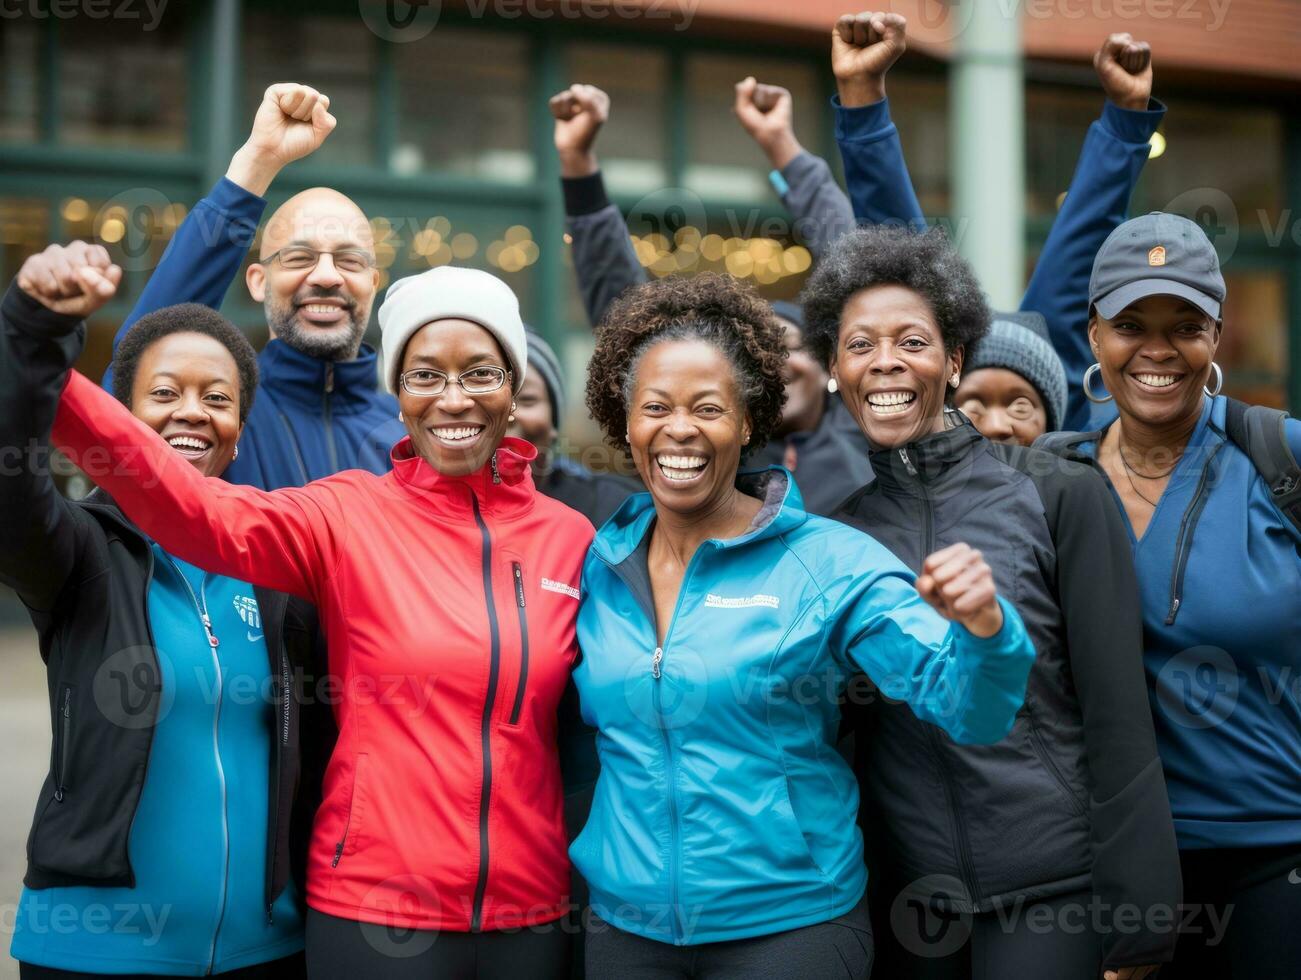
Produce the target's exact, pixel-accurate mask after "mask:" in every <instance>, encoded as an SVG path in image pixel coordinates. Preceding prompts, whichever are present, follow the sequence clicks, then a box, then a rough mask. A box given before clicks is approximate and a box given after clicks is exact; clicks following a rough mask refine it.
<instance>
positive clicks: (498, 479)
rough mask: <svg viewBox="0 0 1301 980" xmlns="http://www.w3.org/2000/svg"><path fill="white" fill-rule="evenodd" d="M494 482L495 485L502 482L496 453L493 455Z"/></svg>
mask: <svg viewBox="0 0 1301 980" xmlns="http://www.w3.org/2000/svg"><path fill="white" fill-rule="evenodd" d="M492 482H493V483H500V482H501V473H499V472H498V471H497V454H496V453H493V454H492Z"/></svg>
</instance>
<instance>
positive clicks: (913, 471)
mask: <svg viewBox="0 0 1301 980" xmlns="http://www.w3.org/2000/svg"><path fill="white" fill-rule="evenodd" d="M899 458H900V459H901V460H903V465H904V466H905V467H906V468H907V469H908V475H909V476H916V475H917V467H915V466H913V461H912V460H911V459H909V458H908V450H906V449H900V450H899Z"/></svg>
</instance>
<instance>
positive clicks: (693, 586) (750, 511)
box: [570, 276, 1034, 978]
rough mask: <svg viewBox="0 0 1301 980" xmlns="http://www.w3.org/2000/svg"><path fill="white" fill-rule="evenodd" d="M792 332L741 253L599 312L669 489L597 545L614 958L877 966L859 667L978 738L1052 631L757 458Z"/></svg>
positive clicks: (605, 925)
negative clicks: (731, 265)
mask: <svg viewBox="0 0 1301 980" xmlns="http://www.w3.org/2000/svg"><path fill="white" fill-rule="evenodd" d="M783 353H784V345H783V343H782V334H781V330H780V328H779V327H778V326H777V325H776V322H775V321H774V320H773V318H772V314H771V312H770V310H769V309H768V308H767V306H766V305H765V304H763V302H762V301H761V300H759V299H758V297H757V296H755V295H754V294H753V293H752V292H750V291H748V290H746V289H745V288H744V287H742V286H740V285H739V284H737V283H736V282H735V281H734V280H731V279H729V278H725V277H719V276H698V277H695V278H693V279H689V280H688V279H666V280H661V281H658V282H653V283H649V284H646V285H642V286H639V287H637V288H635V289H633V290H631V291H630V292H629V293H627V294H625V296H624V297H623V298H621V299H620V300H619V301H618V302H617V303H616V304H615V306H614V307H612V309H611V311H610V312H609V314H608V315H607V317H606V320H605V322H604V324H603V326H602V328H601V331H600V333H599V335H598V339H597V347H596V353H595V355H594V357H593V359H592V363H591V368H590V373H589V380H588V389H587V400H588V406H589V408H590V409H591V411H592V414H593V416H594V417H595V418H596V419H597V421H598V422H599V423H600V424H601V426H602V427H603V429H604V430H605V433H606V435H607V437H608V438H610V440H611V442H614V443H616V444H623V443H624V442H625V441H626V442H627V445H628V449H629V451H630V453H631V455H632V457H633V460H634V462H635V463H636V465H637V469H638V472H639V474H640V476H641V478H642V480H643V481H644V482H645V484H646V486H647V487H648V488H650V493H648V494H645V493H644V494H638V495H636V496H634V497H632V498H630V500H629V501H628V502H627V503H625V504H624V506H623V507H622V508H621V509H620V510H619V511H618V512H617V513H616V514H615V516H614V517H612V518H611V519H610V521H608V522H607V523H606V524H605V526H604V527H603V528H602V529H601V531H600V532H599V533H598V535H597V538H596V541H595V543H594V545H593V548H592V550H591V552H590V553H589V555H588V558H587V560H586V562H585V564H584V568H583V596H582V599H583V603H582V606H581V608H580V612H579V619H578V632H579V641H580V645H581V647H582V650H583V651H584V658H583V661H582V663H581V664H580V665H579V667H578V668H577V669H576V671H575V675H574V678H575V681H576V683H577V685H578V689H579V693H580V696H581V699H582V708H583V716H584V718H585V720H587V721H588V722H589V723H590V724H593V725H595V726H596V727H597V728H598V730H599V732H600V734H599V736H598V750H599V754H600V759H601V776H600V780H599V781H598V783H597V787H596V794H595V800H594V803H593V806H592V814H591V818H590V820H589V822H588V824H587V826H586V827H585V828H584V831H583V833H582V834H581V835H580V836H579V837H578V839H577V840H576V841H575V842H574V845H573V847H572V848H571V849H570V855H571V857H572V858H573V860H574V863H575V865H576V866H577V868H578V870H579V871H580V872H581V873H582V874H583V876H584V877H585V878H586V879H587V881H588V882H589V884H590V886H591V891H592V908H593V913H594V916H593V922H592V924H591V929H590V931H589V934H588V944H587V969H588V974H589V975H590V976H593V977H603V976H614V975H618V976H620V977H633V978H636V977H649V976H659V975H663V971H665V970H669V971H672V972H675V973H676V974H680V975H683V976H697V975H706V974H707V975H709V976H711V977H730V976H736V977H742V976H751V975H756V974H757V973H759V972H765V974H766V975H780V976H819V977H833V976H842V975H850V976H864V975H866V973H867V971H868V969H870V964H871V956H872V942H871V931H870V926H869V925H868V921H867V914H866V910H865V908H864V903H863V901H862V896H863V892H864V889H865V887H866V872H865V870H864V866H863V846H862V838H861V835H860V832H859V830H858V827H857V825H856V823H855V815H856V813H857V810H858V791H857V787H856V785H855V781H854V777H853V775H852V773H851V772H850V769H849V767H848V766H847V765H846V764H845V762H844V761H843V759H842V758H841V757H840V756H839V755H838V754H837V753H836V750H835V739H836V732H837V727H838V723H839V715H840V710H839V707H838V703H837V702H838V698H839V696H840V695H841V694H842V693H843V692H844V688H845V685H846V681H847V678H848V677H849V676H850V675H851V674H852V673H854V672H855V671H860V670H861V671H864V672H866V673H867V674H868V675H869V676H870V677H871V678H872V679H873V680H875V681H876V682H877V684H878V685H879V687H880V689H881V690H882V691H883V692H886V694H887V695H888V696H890V697H894V698H899V699H902V700H905V701H907V702H908V703H909V704H910V705H911V706H912V707H913V710H914V711H916V712H917V714H918V715H919V716H920V717H922V718H924V719H926V720H928V721H931V722H933V723H935V724H937V725H940V726H941V727H943V728H944V729H945V730H946V731H947V732H949V733H950V734H951V735H952V736H953V737H954V738H955V739H958V740H959V741H969V742H995V741H998V740H999V739H1001V738H1002V737H1003V736H1004V735H1005V734H1006V733H1007V731H1008V729H1009V727H1010V726H1011V724H1012V719H1013V716H1014V715H1015V713H1016V711H1017V709H1018V708H1019V707H1020V705H1021V702H1022V698H1023V696H1024V692H1025V683H1026V675H1027V673H1028V671H1029V668H1030V664H1031V662H1032V661H1033V659H1034V649H1033V646H1032V645H1031V643H1030V641H1029V639H1028V638H1027V636H1026V633H1025V629H1024V627H1023V624H1022V622H1021V620H1020V618H1019V617H1018V615H1017V613H1016V612H1015V610H1014V609H1013V608H1012V606H1010V605H1009V604H1007V603H1006V602H1004V601H1003V600H1002V599H1000V598H999V597H998V596H997V594H996V591H995V588H994V584H993V578H992V575H991V573H990V570H989V567H988V566H987V565H986V564H985V563H984V561H983V559H982V558H981V556H980V555H979V553H978V552H975V551H973V550H972V549H970V548H968V547H967V546H966V545H961V544H959V545H954V546H953V547H951V548H949V549H946V550H945V551H942V552H938V553H937V554H935V555H932V556H931V557H930V558H929V559H928V560H927V562H926V565H925V566H924V568H923V573H922V575H921V576H920V577H914V576H913V574H912V573H911V572H910V571H909V570H908V569H907V568H906V567H905V566H904V565H903V563H902V562H900V561H899V560H898V559H897V558H895V557H894V556H893V555H892V554H890V552H888V551H887V550H886V549H885V548H884V547H882V546H881V545H880V544H878V543H877V542H876V541H875V540H873V539H872V538H871V537H869V536H867V535H865V534H862V533H861V532H859V531H856V530H853V529H851V528H848V527H846V526H844V525H841V524H837V523H834V522H832V521H829V520H824V519H822V518H818V517H814V516H810V515H808V514H806V513H805V512H804V511H803V510H802V508H801V504H800V497H799V493H798V491H797V490H796V489H795V488H794V484H793V482H792V481H791V479H790V475H789V474H788V473H787V472H786V471H785V470H783V469H781V468H780V467H771V468H769V469H767V470H764V471H762V472H759V473H757V474H743V475H742V476H740V477H739V478H738V475H737V469H738V465H739V463H740V459H741V456H742V455H743V453H744V452H746V451H747V450H749V449H753V448H757V447H758V446H759V445H762V443H763V441H764V439H765V438H766V437H767V435H768V434H769V433H770V432H771V431H772V429H773V426H774V425H775V424H776V423H777V420H778V418H779V417H780V411H781V402H782V358H783ZM928 603H929V605H928ZM931 606H934V607H935V609H936V610H939V612H940V614H941V615H937V614H936V612H935V611H934V610H932V609H931V608H930V607H931ZM941 616H943V617H944V618H941ZM945 618H947V619H950V620H953V621H954V622H953V624H952V625H949V624H948V623H946V622H945V621H944V619H945ZM738 940H740V942H738Z"/></svg>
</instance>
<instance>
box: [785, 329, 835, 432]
mask: <svg viewBox="0 0 1301 980" xmlns="http://www.w3.org/2000/svg"><path fill="white" fill-rule="evenodd" d="M777 322H778V323H780V324H781V325H782V329H783V330H784V331H785V340H786V350H787V351H788V352H789V356H788V357H787V358H786V368H785V380H786V404H785V405H784V406H783V407H782V420H781V427H780V429H779V430H778V432H777V435H779V436H785V435H789V434H790V433H792V432H807V431H808V430H810V429H813V428H815V427H816V426H817V424H818V420H819V419H821V418H822V410H823V407H824V405H825V401H824V399H825V398H826V397H827V372H826V371H824V370H822V365H821V364H819V363H818V361H817V358H815V357H814V356H813V355H812V354H810V353H809V352H808V350H806V349H805V347H804V335H803V333H802V332H801V331H800V328H799V327H797V326H796V325H795V324H794V323H792V322H791V321H790V320H787V319H785V318H784V317H777Z"/></svg>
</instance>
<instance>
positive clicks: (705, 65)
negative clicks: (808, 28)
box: [685, 54, 823, 200]
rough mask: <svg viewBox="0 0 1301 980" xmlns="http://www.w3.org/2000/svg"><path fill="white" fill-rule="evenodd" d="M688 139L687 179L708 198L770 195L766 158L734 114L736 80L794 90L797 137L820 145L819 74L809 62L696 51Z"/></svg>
mask: <svg viewBox="0 0 1301 980" xmlns="http://www.w3.org/2000/svg"><path fill="white" fill-rule="evenodd" d="M686 71H687V81H686V88H687V92H686V101H687V117H688V122H687V139H688V144H689V146H690V150H691V162H690V164H689V165H688V167H687V172H686V174H685V181H686V184H687V186H688V187H690V188H691V189H692V190H694V191H696V192H697V193H698V194H701V195H702V196H704V197H707V198H711V197H712V198H722V199H724V200H728V199H731V200H736V199H742V200H750V199H758V198H765V197H769V196H771V195H772V190H771V188H770V187H769V184H768V161H767V159H766V158H765V157H764V155H763V151H762V150H760V149H759V147H758V146H756V145H755V143H754V141H753V140H752V139H750V137H749V135H748V134H747V133H746V131H745V130H744V129H742V128H741V124H740V123H739V122H737V120H736V116H735V115H734V114H733V113H732V105H733V103H734V102H735V99H736V92H735V86H736V83H737V82H739V81H740V80H741V79H743V78H745V77H746V76H747V75H753V76H754V77H755V78H757V79H759V81H761V82H766V83H768V84H770V85H781V86H783V87H784V88H787V89H790V92H791V97H792V99H793V100H794V103H795V135H796V137H797V138H798V139H799V141H800V142H801V143H803V144H804V145H805V146H808V147H814V148H816V147H818V146H821V145H822V142H823V141H822V140H821V139H819V134H818V125H819V120H820V118H821V117H822V112H821V109H820V107H819V105H818V103H819V102H820V101H821V98H822V96H821V94H820V91H819V89H818V82H817V73H816V72H815V71H814V70H813V68H811V67H810V66H808V65H802V64H800V63H798V62H793V61H779V60H776V59H771V58H754V57H749V56H742V55H715V54H697V55H691V56H690V57H689V58H688V59H687V69H686Z"/></svg>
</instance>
